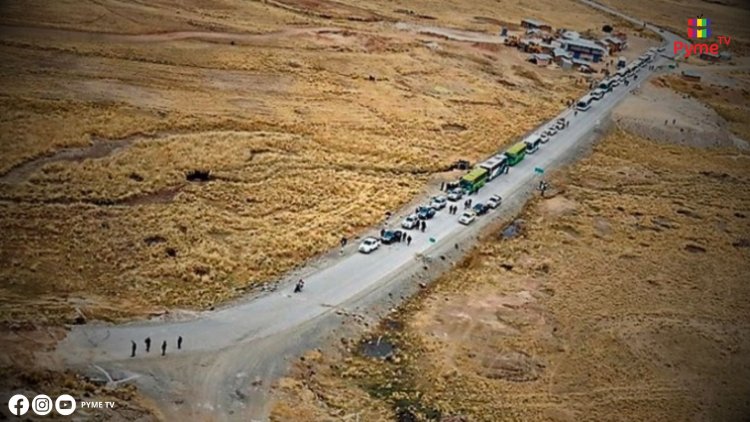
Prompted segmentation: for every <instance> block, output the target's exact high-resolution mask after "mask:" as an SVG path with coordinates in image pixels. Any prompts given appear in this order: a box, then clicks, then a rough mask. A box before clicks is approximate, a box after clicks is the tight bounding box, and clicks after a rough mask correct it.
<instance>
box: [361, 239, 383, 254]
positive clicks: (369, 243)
mask: <svg viewBox="0 0 750 422" xmlns="http://www.w3.org/2000/svg"><path fill="white" fill-rule="evenodd" d="M379 247H380V240H378V239H376V238H374V237H372V236H370V237H366V238H365V239H364V240H362V243H360V244H359V251H360V252H362V253H370V252H372V251H374V250H376V249H377V248H379Z"/></svg>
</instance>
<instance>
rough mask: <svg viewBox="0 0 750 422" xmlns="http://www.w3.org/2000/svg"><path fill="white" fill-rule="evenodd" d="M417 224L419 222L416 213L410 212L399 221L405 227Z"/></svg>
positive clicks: (412, 226)
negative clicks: (410, 213)
mask: <svg viewBox="0 0 750 422" xmlns="http://www.w3.org/2000/svg"><path fill="white" fill-rule="evenodd" d="M417 224H419V217H418V216H417V214H412V215H410V216H408V217H406V218H404V221H402V222H401V227H403V228H405V229H413V228H414V227H416V226H417Z"/></svg>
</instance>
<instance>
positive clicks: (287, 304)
mask: <svg viewBox="0 0 750 422" xmlns="http://www.w3.org/2000/svg"><path fill="white" fill-rule="evenodd" d="M584 1H585V0H584ZM664 35H665V36H666V39H667V40H668V41H669V43H671V41H672V40H674V39H678V37H676V36H674V35H671V34H664ZM663 60H665V59H664V58H658V59H657V60H655V63H657V64H658V63H659V61H663ZM648 74H649V71H648V67H646V68H644V69H642V70H640V71H639V73H638V80H637V82H638V83H631V84H630V85H629V86H627V87H626V86H624V85H620V86H619V87H616V88H615V89H614V91H613V92H611V93H608V94H607V95H606V96H605V97H604V98H603V99H602V100H600V101H598V102H595V103H594V105H593V107H592V108H591V109H590V110H589V111H587V112H579V113H578V116H574V115H573V111H572V110H565V111H563V112H562V113H561V114H560V115H558V116H556V117H555V119H557V118H559V117H565V118H568V119H569V120H570V122H571V123H570V126H569V127H568V128H567V129H565V130H563V131H561V132H559V133H558V134H557V135H556V136H554V137H553V138H552V139H551V140H550V141H549V142H548V143H546V144H543V145H542V147H541V148H540V149H539V151H538V152H536V153H535V154H533V155H527V158H526V159H525V160H524V161H522V162H521V163H519V164H518V165H516V166H515V167H513V168H511V170H510V172H509V173H508V174H507V175H503V176H501V177H499V178H498V179H496V180H494V181H492V182H490V183H488V184H487V185H486V186H485V187H484V188H483V189H482V190H481V191H480V193H479V194H477V195H475V196H473V197H472V199H473V202H474V203H477V202H484V201H485V200H486V199H487V198H488V197H489V196H490V195H493V194H498V195H501V196H502V197H503V198H505V199H506V200H507V199H509V198H512V197H513V196H514V195H518V194H519V193H518V191H519V190H521V189H526V188H528V187H529V186H530V185H532V184H534V185H535V184H536V183H537V182H538V180H539V178H540V176H539V175H538V174H537V173H535V171H534V168H535V167H541V168H547V167H549V166H550V165H553V164H554V163H556V162H557V161H559V160H560V159H561V158H562V157H565V156H566V154H570V151H571V150H574V149H575V147H576V145H577V144H579V143H580V142H581V141H582V140H583V139H584V138H585V137H586V136H588V135H589V134H590V133H591V132H592V130H594V129H595V128H596V126H597V125H598V124H600V122H602V121H603V120H604V119H605V118H606V116H607V114H608V113H609V112H610V111H611V110H612V108H613V107H614V106H615V105H616V104H617V103H619V102H620V101H621V100H622V99H623V98H625V97H626V96H627V95H629V93H630V91H631V90H633V89H635V88H636V87H637V85H638V84H640V83H641V82H642V81H644V79H645V78H646V77H647V76H648ZM533 136H534V134H531V135H529V138H531V137H533ZM459 204H461V202H459ZM409 211H410V210H402V212H401V213H399V214H398V215H399V216H403V215H405V214H406V213H408V212H409ZM457 218H458V216H451V215H448V213H447V212H446V211H441V212H439V213H438V215H437V216H436V217H435V218H434V219H432V220H430V221H429V222H428V229H427V232H426V233H416V232H414V233H412V237H413V238H414V241H413V242H412V244H411V246H406V244H404V243H401V244H396V245H389V246H384V247H382V248H381V249H379V250H377V251H376V252H374V253H372V254H370V255H362V254H358V253H353V254H348V255H345V256H343V257H341V258H339V259H334V260H331V262H330V263H329V264H328V265H326V266H325V267H322V268H319V269H315V270H311V272H310V274H308V275H306V276H305V280H306V286H305V291H304V292H303V293H302V294H292V293H291V288H292V287H291V285H287V286H286V287H284V288H282V289H281V290H278V291H276V292H272V293H268V294H266V295H264V296H261V297H259V298H257V299H255V300H250V301H246V302H243V303H239V304H237V305H235V306H232V307H228V308H226V309H220V310H217V311H212V312H206V313H202V314H200V315H199V316H198V317H196V318H195V319H191V320H188V321H182V322H145V323H134V324H127V325H120V326H101V325H100V326H96V325H85V326H76V327H74V328H73V329H72V331H71V332H70V334H69V335H68V337H67V338H66V339H65V340H64V341H62V342H61V343H60V344H59V346H58V349H57V350H56V353H58V355H59V356H60V357H62V358H63V359H64V361H65V362H67V363H68V364H70V365H74V366H79V367H80V366H85V365H89V364H98V365H100V366H102V367H105V368H119V369H126V370H129V371H131V372H136V373H149V374H150V375H151V378H150V379H151V380H152V384H156V387H155V388H157V389H160V391H171V390H174V389H178V388H185V389H187V388H190V387H192V386H191V385H189V384H190V383H191V381H190V379H191V378H189V377H188V376H187V375H188V373H191V372H203V373H204V374H202V375H200V379H201V380H202V382H203V383H204V384H205V386H204V387H202V388H203V390H201V391H200V392H195V391H193V394H194V395H201V394H204V395H206V397H203V400H205V402H204V404H203V406H206V408H207V409H209V410H211V411H213V407H210V408H209V406H216V402H218V401H221V400H222V399H221V398H218V397H215V396H210V394H214V393H213V391H214V390H216V389H217V387H216V385H219V384H222V383H224V384H229V385H235V384H236V381H235V375H236V377H240V376H241V375H242V374H244V373H245V372H246V371H247V369H248V367H247V363H245V365H246V366H245V367H243V369H242V371H245V372H241V373H240V372H239V371H240V370H239V369H237V368H235V367H228V365H229V364H228V363H227V361H229V360H233V361H241V360H243V359H245V360H248V359H249V358H248V355H247V350H255V351H258V350H263V352H262V353H266V354H267V353H273V352H265V350H277V349H273V348H272V349H264V348H263V347H264V346H262V345H264V344H267V343H268V342H269V339H272V338H277V339H279V343H283V344H285V345H286V344H287V343H288V342H289V341H291V340H290V337H292V336H294V335H297V334H296V333H298V332H300V331H302V330H301V329H300V327H302V326H303V324H305V323H306V322H309V321H311V320H314V319H315V318H317V317H320V316H322V315H326V314H330V313H331V312H333V311H334V309H336V308H345V307H346V306H347V304H350V303H353V302H354V301H356V300H358V299H359V298H361V297H363V296H364V295H367V294H368V293H371V292H372V291H374V290H375V289H377V288H378V287H379V286H381V285H382V284H383V283H386V282H387V280H389V279H391V278H392V277H393V276H394V275H396V274H398V273H399V272H402V271H406V270H408V269H410V268H412V267H414V266H418V265H421V263H420V262H419V260H418V259H417V258H416V256H417V254H424V255H428V256H429V255H430V254H431V253H432V252H433V251H434V250H435V249H436V248H438V247H441V246H444V245H445V244H449V245H450V244H452V239H455V238H456V237H457V236H458V235H460V234H461V232H462V231H466V230H469V229H468V228H466V227H464V226H462V225H460V224H458V222H457ZM488 221H489V218H487V217H479V218H478V219H477V221H476V222H475V223H474V225H478V226H480V227H481V226H482V225H485V224H487V223H488ZM430 238H433V239H435V242H434V243H433V242H432V241H431V240H430ZM178 336H183V337H185V339H186V340H185V345H184V347H183V350H181V351H176V350H174V348H175V340H176V338H177V337H178ZM146 337H150V338H151V339H152V340H153V345H152V348H153V349H155V350H152V351H151V353H149V354H145V353H143V350H142V349H143V339H145V338H146ZM131 340H135V341H136V342H138V347H139V353H138V355H137V356H136V357H135V358H130V342H131ZM163 340H168V341H169V349H168V354H169V355H170V356H171V357H179V356H180V355H181V354H182V355H184V356H185V358H186V359H185V361H184V362H182V363H179V364H174V365H172V366H170V367H169V370H170V371H172V372H170V373H169V374H171V375H174V374H175V373H178V374H179V373H182V375H184V376H185V378H184V379H183V380H182V381H181V382H180V381H177V380H176V379H177V378H179V377H174V376H173V377H172V378H171V379H170V380H169V381H164V380H163V378H164V377H165V376H166V375H165V374H166V373H167V372H166V370H165V369H164V365H162V366H161V367H160V366H158V365H157V362H155V361H154V360H155V359H162V358H161V357H159V353H158V352H156V351H158V349H159V346H160V345H161V342H162V341H163ZM248 345H249V346H248ZM155 352H156V353H155ZM219 352H220V353H219ZM220 354H224V355H226V359H223V361H222V362H221V363H216V356H217V355H220ZM188 356H190V359H187V357H188ZM211 359H214V360H211ZM149 362H150V363H151V364H149ZM158 362H162V361H158ZM164 362H167V361H164ZM207 362H208V363H207ZM254 365H259V364H258V363H254ZM198 366H201V367H204V369H200V368H198ZM193 376H195V375H193ZM243 376H244V375H243ZM237 379H239V378H237ZM151 386H152V387H153V385H151ZM222 388H224V387H222ZM229 388H234V387H229ZM230 393H231V391H230ZM215 394H217V395H218V394H219V393H215ZM221 394H222V397H225V396H226V394H225V392H222V393H221ZM225 417H226V416H225Z"/></svg>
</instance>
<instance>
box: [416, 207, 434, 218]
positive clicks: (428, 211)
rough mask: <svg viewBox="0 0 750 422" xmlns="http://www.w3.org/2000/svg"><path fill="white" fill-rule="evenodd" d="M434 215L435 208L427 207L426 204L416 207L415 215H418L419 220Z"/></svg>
mask: <svg viewBox="0 0 750 422" xmlns="http://www.w3.org/2000/svg"><path fill="white" fill-rule="evenodd" d="M434 216H435V208H432V207H427V206H421V207H419V208H417V217H419V219H420V220H429V219H430V218H432V217H434Z"/></svg>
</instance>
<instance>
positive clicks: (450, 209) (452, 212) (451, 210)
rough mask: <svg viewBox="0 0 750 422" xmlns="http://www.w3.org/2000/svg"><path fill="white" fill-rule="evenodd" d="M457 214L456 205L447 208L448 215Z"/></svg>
mask: <svg viewBox="0 0 750 422" xmlns="http://www.w3.org/2000/svg"><path fill="white" fill-rule="evenodd" d="M457 213H458V205H450V206H448V214H450V215H456V214H457Z"/></svg>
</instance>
